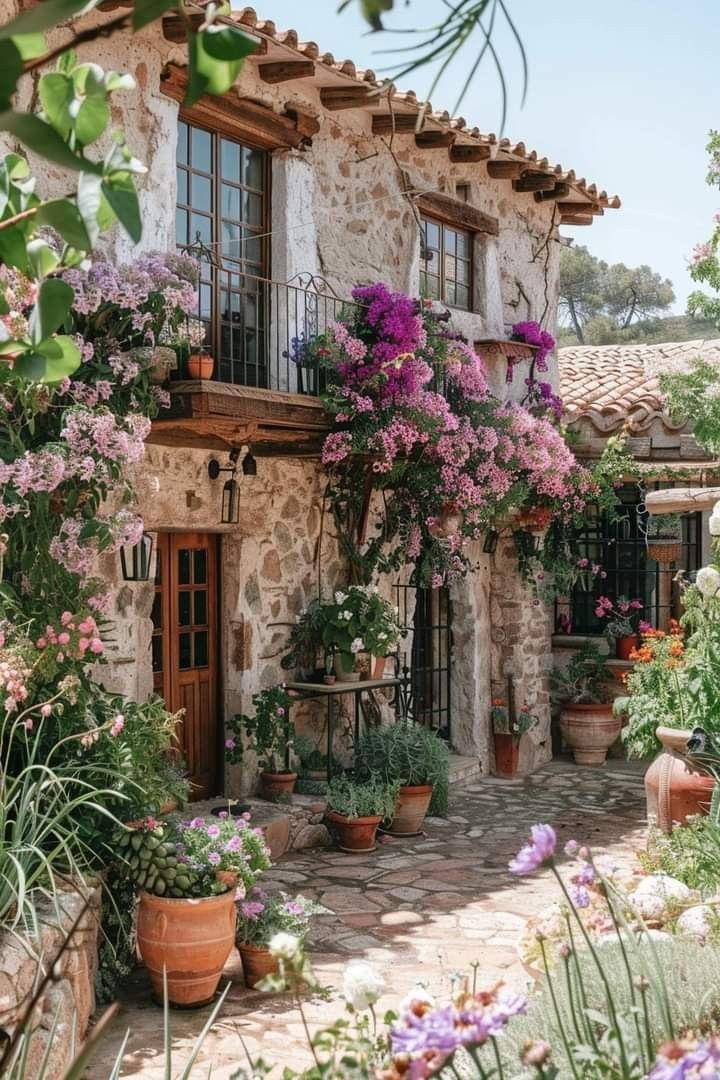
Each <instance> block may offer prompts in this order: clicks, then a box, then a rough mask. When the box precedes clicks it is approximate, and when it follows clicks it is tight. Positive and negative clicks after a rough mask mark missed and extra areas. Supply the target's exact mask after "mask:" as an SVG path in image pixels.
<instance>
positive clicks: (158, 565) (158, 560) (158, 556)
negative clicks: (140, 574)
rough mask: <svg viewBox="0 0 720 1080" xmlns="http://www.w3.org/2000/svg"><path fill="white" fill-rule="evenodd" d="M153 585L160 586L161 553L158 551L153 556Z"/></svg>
mask: <svg viewBox="0 0 720 1080" xmlns="http://www.w3.org/2000/svg"><path fill="white" fill-rule="evenodd" d="M155 584H156V585H161V584H162V552H161V551H160V550H159V549H158V551H157V554H156V556H155Z"/></svg>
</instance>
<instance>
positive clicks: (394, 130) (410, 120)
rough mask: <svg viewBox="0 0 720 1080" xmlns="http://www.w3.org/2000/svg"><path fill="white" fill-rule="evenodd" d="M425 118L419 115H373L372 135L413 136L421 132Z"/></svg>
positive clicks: (385, 113) (387, 113)
mask: <svg viewBox="0 0 720 1080" xmlns="http://www.w3.org/2000/svg"><path fill="white" fill-rule="evenodd" d="M424 124H425V117H424V116H423V115H422V114H421V113H389V112H382V113H373V118H372V133H373V135H414V134H415V133H416V132H419V131H422V130H423V127H424Z"/></svg>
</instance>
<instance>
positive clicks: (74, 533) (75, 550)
mask: <svg viewBox="0 0 720 1080" xmlns="http://www.w3.org/2000/svg"><path fill="white" fill-rule="evenodd" d="M142 534H143V522H142V518H141V517H140V516H139V515H138V514H134V513H132V512H131V511H130V510H119V511H118V512H117V513H116V514H110V515H100V514H97V515H95V517H94V518H93V519H92V520H91V521H88V520H87V519H85V518H82V517H79V516H75V517H66V518H63V520H62V522H61V524H60V527H59V529H58V531H57V534H56V535H55V536H54V537H53V538H52V540H51V541H50V543H49V545H48V552H49V554H50V557H51V558H52V559H54V560H55V561H56V562H58V563H60V565H61V566H64V567H65V569H66V570H68V571H69V572H70V573H71V574H76V575H77V576H78V577H79V578H80V579H81V580H82V581H84V582H89V581H90V579H91V574H92V571H93V567H94V564H95V562H96V560H97V558H98V556H99V554H100V552H101V551H108V552H115V551H118V550H119V549H120V548H121V547H122V546H123V545H125V544H129V545H134V544H137V543H138V541H139V540H140V538H141V536H142ZM105 603H106V600H105V598H104V597H101V598H99V602H98V605H97V610H102V607H103V606H104V605H105Z"/></svg>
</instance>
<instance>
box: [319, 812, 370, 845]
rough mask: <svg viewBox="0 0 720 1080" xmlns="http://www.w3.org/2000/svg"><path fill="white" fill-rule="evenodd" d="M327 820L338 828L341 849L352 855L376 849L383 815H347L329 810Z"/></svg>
mask: <svg viewBox="0 0 720 1080" xmlns="http://www.w3.org/2000/svg"><path fill="white" fill-rule="evenodd" d="M327 820H328V821H329V822H330V824H331V825H332V826H333V827H334V828H335V829H337V832H338V835H339V837H340V842H339V843H338V847H339V848H340V850H341V851H347V852H349V853H350V854H352V855H361V854H365V853H366V852H368V851H374V850H375V837H376V836H377V831H378V826H379V825H380V822H381V821H382V817H381V816H380V815H379V814H377V815H375V814H374V815H373V816H372V817H355V818H349V817H345V816H344V815H343V814H336V813H335V811H334V810H329V811H328V813H327Z"/></svg>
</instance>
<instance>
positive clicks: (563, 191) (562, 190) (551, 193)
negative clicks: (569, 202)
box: [535, 181, 570, 203]
mask: <svg viewBox="0 0 720 1080" xmlns="http://www.w3.org/2000/svg"><path fill="white" fill-rule="evenodd" d="M569 194H570V185H569V184H566V183H565V182H564V181H561V182H560V183H559V184H558V183H556V184H555V187H554V188H553V189H552V190H548V191H536V192H535V202H539V203H541V202H548V201H549V200H552V199H564V198H566V197H567V196H568V195H569Z"/></svg>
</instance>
